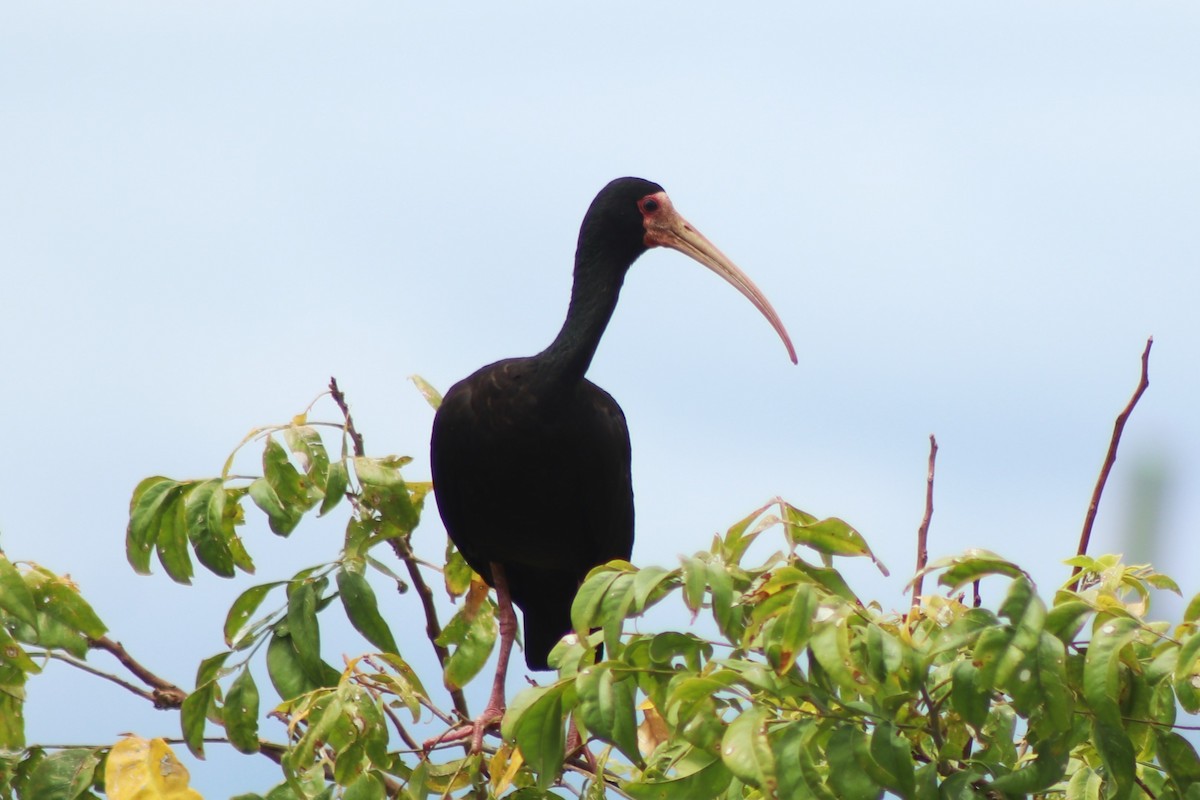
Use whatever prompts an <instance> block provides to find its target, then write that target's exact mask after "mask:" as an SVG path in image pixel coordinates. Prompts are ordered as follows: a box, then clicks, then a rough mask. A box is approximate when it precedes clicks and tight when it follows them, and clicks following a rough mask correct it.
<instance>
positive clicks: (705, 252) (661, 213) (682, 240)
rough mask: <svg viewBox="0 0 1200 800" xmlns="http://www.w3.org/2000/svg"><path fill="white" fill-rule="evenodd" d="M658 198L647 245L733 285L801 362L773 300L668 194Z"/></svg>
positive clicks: (649, 219) (648, 222)
mask: <svg viewBox="0 0 1200 800" xmlns="http://www.w3.org/2000/svg"><path fill="white" fill-rule="evenodd" d="M655 199H657V200H658V201H659V203H660V206H661V207H660V208H659V209H658V211H657V213H655V214H653V215H648V216H646V218H645V226H646V237H645V242H646V246H647V247H669V248H671V249H672V250H678V251H679V252H681V253H683V254H684V255H686V256H688V257H689V258H691V259H693V260H695V261H698V262H700V263H701V264H703V265H704V266H706V267H708V268H709V269H711V270H712V271H713V272H715V273H717V274H718V275H720V276H721V277H722V278H724V279H725V280H727V281H729V283H731V284H733V286H734V287H735V288H736V289H737V290H738V291H739V292H741V293H742V294H743V295H745V296H746V299H748V300H749V301H750V302H751V303H753V304H754V307H755V308H757V309H758V310H759V313H761V314H762V315H763V316H764V317H766V318H767V322H769V323H771V327H772V328H774V329H775V332H776V333H778V334H779V338H780V339H782V340H783V344H784V346H785V347H787V351H788V356H789V357H790V358H791V359H792V363H793V364H795V363H797V360H796V348H794V347H793V346H792V339H791V337H790V336H788V332H787V329H786V328H785V327H783V320H781V319H780V318H779V315H778V314H776V313H775V309H774V308H773V307H772V306H771V301H770V300H768V299H767V297H766V295H764V294H763V293H762V291H761V290H760V289H759V288H758V287H757V286H755V285H754V281H752V280H750V277H749V276H748V275H746V273H744V272H742V271H741V270H740V269H738V267H737V265H736V264H734V263H733V262H732V261H730V260H729V257H728V256H726V255H725V254H724V253H722V252H721V251H720V250H719V249H717V246H716V245H715V244H713V243H712V242H710V241H709V240H708V239H707V238H706V237H705V236H704V234H702V233H700V231H698V230H696V229H695V228H694V227H693V226H692V225H691V223H689V222H688V221H687V220H686V219H684V218H683V217H682V216H680V215H679V212H677V211H676V210H675V208H674V206H672V205H671V201H670V199H669V198H668V197H667V195H666V193H665V192H662V193H659V194H657V195H655Z"/></svg>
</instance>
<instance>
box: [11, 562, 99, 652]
mask: <svg viewBox="0 0 1200 800" xmlns="http://www.w3.org/2000/svg"><path fill="white" fill-rule="evenodd" d="M45 575H46V578H47V579H46V580H43V581H40V582H32V581H31V583H32V584H33V585H31V586H30V588H31V590H32V594H33V596H34V600H35V602H36V603H37V605H38V607H39V608H41V609H42V613H43V614H44V615H45V616H46V617H49V618H50V619H53V620H55V621H57V622H60V623H62V624H63V625H65V626H66V627H67V628H68V629H70V630H71V631H73V632H76V633H79V634H82V635H83V636H85V637H87V638H89V639H99V638H100V637H101V636H103V635H104V634H105V633H107V632H108V628H107V627H105V625H104V623H103V622H101V621H100V617H99V616H97V615H96V612H95V611H93V610H92V607H91V606H90V605H89V604H88V602H87V601H86V600H84V599H83V595H81V594H80V593H79V589H78V588H77V587H76V586H75V585H74V584H72V583H70V582H69V581H68V580H67V579H65V578H59V577H58V576H56V575H52V574H50V573H45ZM41 624H42V623H41V620H39V625H41Z"/></svg>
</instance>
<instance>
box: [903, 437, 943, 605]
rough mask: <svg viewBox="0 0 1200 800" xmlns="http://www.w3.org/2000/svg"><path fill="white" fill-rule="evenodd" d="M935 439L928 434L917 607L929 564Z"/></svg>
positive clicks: (915, 583)
mask: <svg viewBox="0 0 1200 800" xmlns="http://www.w3.org/2000/svg"><path fill="white" fill-rule="evenodd" d="M937 451H938V445H937V439H936V438H935V437H934V435H933V434H932V433H931V434H929V472H928V473H927V475H926V478H925V516H923V517H922V518H921V527H919V528H917V577H916V580H914V581H913V589H912V603H910V604H909V605H910V607H913V606H916V605H917V599H918V598H919V597H920V596H921V594H922V593H923V590H924V588H925V573H924V570H925V565H926V564H928V563H929V548H928V542H929V521H930V519H932V518H933V470H934V466H935V465H936V464H937Z"/></svg>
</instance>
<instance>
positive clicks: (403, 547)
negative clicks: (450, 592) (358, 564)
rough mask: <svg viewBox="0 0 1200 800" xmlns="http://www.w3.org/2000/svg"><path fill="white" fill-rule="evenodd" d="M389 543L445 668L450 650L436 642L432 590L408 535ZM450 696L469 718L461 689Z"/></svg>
mask: <svg viewBox="0 0 1200 800" xmlns="http://www.w3.org/2000/svg"><path fill="white" fill-rule="evenodd" d="M391 545H392V549H393V550H395V551H396V555H397V556H398V557H399V558H400V560H401V561H403V562H404V566H405V568H406V569H407V570H408V577H409V578H410V579H411V580H412V585H413V588H414V589H416V590H417V597H420V598H421V607H422V608H423V609H424V610H425V635H426V636H428V637H429V642H430V644H432V645H433V651H434V653H436V654H437V657H438V663H439V664H441V665H442V669H445V668H446V663H447V662H448V661H449V660H450V650H449V649H448V648H447V647H446V646H445V645H441V644H438V639H440V638H441V636H442V626H441V623H439V622H438V615H437V606H435V605H434V602H433V590H432V589H430V588H429V584H428V583H426V582H425V576H424V575H422V574H421V568H420V567H419V566H418V564H417V560H416V558H415V557H414V556H413V551H412V547H411V546H410V545H409V543H408V537H407V536H398V537H396V538H395V539H392V540H391ZM450 698H451V699H452V700H453V701H454V710H455V711H457V712H458V713H459V714H461V715H462V718H463V719H471V712H470V709H468V707H467V698H466V697H465V696H464V695H463V693H462V689H451V690H450Z"/></svg>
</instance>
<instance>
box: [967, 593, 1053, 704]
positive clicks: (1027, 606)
mask: <svg viewBox="0 0 1200 800" xmlns="http://www.w3.org/2000/svg"><path fill="white" fill-rule="evenodd" d="M1000 615H1001V616H1003V617H1007V618H1008V619H1009V620H1010V621H1011V623H1012V624H1011V625H1005V626H1004V627H1002V628H993V629H991V630H988V631H984V633H983V634H982V635H981V636H980V637H979V642H978V644H977V645H976V646H975V660H976V661H977V662H980V665H981V666H980V680H981V681H982V683H983V685H984V686H988V687H993V686H1004V685H1006V684H1007V681H1008V679H1009V677H1010V676H1011V675H1012V674H1013V671H1014V670H1016V668H1017V667H1018V666H1019V665H1020V664H1021V663H1022V662H1024V661H1025V660H1026V658H1027V657H1028V656H1029V654H1030V653H1032V652H1033V651H1034V650H1035V649H1036V648H1037V646H1038V642H1039V641H1040V637H1041V633H1042V627H1043V625H1044V624H1045V620H1046V606H1045V605H1044V604H1043V603H1042V600H1041V598H1040V597H1038V596H1037V594H1036V593H1035V592H1034V587H1033V582H1032V581H1030V580H1029V579H1028V578H1025V577H1020V578H1017V579H1016V580H1014V581H1013V582H1012V584H1011V585H1010V586H1009V588H1008V595H1007V596H1006V597H1005V598H1004V602H1003V603H1002V604H1001V605H1000Z"/></svg>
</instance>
